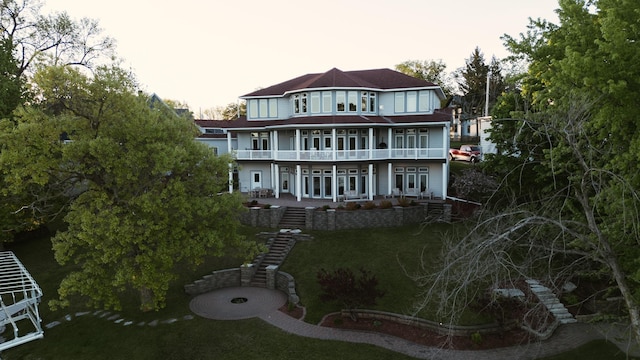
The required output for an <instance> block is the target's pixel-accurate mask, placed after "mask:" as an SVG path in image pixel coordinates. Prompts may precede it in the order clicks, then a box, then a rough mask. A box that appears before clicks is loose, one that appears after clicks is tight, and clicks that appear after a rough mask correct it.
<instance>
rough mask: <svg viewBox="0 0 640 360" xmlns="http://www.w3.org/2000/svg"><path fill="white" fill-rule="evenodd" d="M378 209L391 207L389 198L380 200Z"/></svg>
mask: <svg viewBox="0 0 640 360" xmlns="http://www.w3.org/2000/svg"><path fill="white" fill-rule="evenodd" d="M379 207H380V209H391V208H392V207H393V203H391V201H390V200H382V201H380V206H379Z"/></svg>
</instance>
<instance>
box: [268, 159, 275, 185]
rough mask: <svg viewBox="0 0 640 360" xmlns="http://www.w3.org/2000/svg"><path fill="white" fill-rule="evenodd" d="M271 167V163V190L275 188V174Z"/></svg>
mask: <svg viewBox="0 0 640 360" xmlns="http://www.w3.org/2000/svg"><path fill="white" fill-rule="evenodd" d="M273 166H274V164H273V163H271V164H269V182H270V183H271V189H273V188H274V187H275V181H276V180H275V176H274V174H275V172H274V171H273Z"/></svg>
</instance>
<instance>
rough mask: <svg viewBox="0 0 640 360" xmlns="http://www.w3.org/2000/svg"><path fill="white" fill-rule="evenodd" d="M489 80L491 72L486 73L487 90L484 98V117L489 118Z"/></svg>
mask: <svg viewBox="0 0 640 360" xmlns="http://www.w3.org/2000/svg"><path fill="white" fill-rule="evenodd" d="M490 80H491V70H489V72H487V89H486V93H485V97H484V116H489V81H490Z"/></svg>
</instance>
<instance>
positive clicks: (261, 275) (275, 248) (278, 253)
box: [251, 232, 295, 287]
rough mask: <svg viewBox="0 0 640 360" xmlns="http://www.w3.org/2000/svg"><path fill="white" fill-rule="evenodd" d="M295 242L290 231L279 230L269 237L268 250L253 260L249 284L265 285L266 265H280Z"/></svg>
mask: <svg viewBox="0 0 640 360" xmlns="http://www.w3.org/2000/svg"><path fill="white" fill-rule="evenodd" d="M294 244H295V239H294V238H293V234H292V233H290V232H279V233H278V234H277V235H276V236H275V237H274V238H271V239H269V241H268V242H267V246H268V248H269V251H268V252H267V253H265V254H263V255H261V256H259V257H258V258H256V260H255V261H254V265H255V266H256V272H255V274H254V275H253V278H252V279H251V286H256V287H266V286H267V267H268V266H270V265H275V266H280V264H282V262H283V261H284V259H285V258H286V257H287V254H289V251H290V250H291V248H293V245H294Z"/></svg>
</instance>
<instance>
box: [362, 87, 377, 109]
mask: <svg viewBox="0 0 640 360" xmlns="http://www.w3.org/2000/svg"><path fill="white" fill-rule="evenodd" d="M360 99H361V106H360V109H361V111H362V112H370V113H375V112H376V93H374V92H371V91H363V92H361V93H360Z"/></svg>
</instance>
